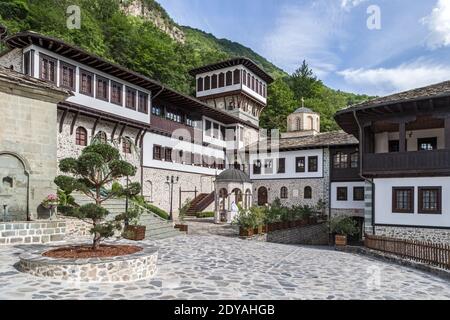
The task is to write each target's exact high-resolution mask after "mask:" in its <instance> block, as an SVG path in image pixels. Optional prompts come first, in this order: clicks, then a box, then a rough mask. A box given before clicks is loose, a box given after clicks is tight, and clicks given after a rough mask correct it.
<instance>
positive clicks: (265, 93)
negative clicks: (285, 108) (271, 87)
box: [263, 84, 267, 98]
mask: <svg viewBox="0 0 450 320" xmlns="http://www.w3.org/2000/svg"><path fill="white" fill-rule="evenodd" d="M263 97H264V98H267V92H266V85H265V84H263Z"/></svg>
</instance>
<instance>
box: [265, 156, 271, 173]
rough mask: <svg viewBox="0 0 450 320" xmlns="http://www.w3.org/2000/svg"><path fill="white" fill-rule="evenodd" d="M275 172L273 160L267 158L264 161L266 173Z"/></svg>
mask: <svg viewBox="0 0 450 320" xmlns="http://www.w3.org/2000/svg"><path fill="white" fill-rule="evenodd" d="M272 173H273V160H272V159H266V160H265V161H264V174H272Z"/></svg>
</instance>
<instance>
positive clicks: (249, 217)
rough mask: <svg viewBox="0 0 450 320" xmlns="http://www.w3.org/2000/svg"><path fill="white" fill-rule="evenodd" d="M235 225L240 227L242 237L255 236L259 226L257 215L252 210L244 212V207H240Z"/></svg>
mask: <svg viewBox="0 0 450 320" xmlns="http://www.w3.org/2000/svg"><path fill="white" fill-rule="evenodd" d="M233 223H234V224H237V225H238V226H239V236H240V237H251V236H253V234H254V231H255V227H256V225H257V223H256V220H255V215H254V214H252V213H251V211H250V210H244V209H243V208H242V207H239V213H238V215H237V216H236V218H235V220H234V221H233Z"/></svg>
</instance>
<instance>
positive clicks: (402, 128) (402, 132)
mask: <svg viewBox="0 0 450 320" xmlns="http://www.w3.org/2000/svg"><path fill="white" fill-rule="evenodd" d="M398 131H399V134H400V139H399V146H400V147H399V152H406V122H400V123H399V124H398Z"/></svg>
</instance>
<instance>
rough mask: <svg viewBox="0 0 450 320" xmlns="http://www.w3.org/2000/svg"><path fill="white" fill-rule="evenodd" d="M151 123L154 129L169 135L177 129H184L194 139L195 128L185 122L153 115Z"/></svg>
mask: <svg viewBox="0 0 450 320" xmlns="http://www.w3.org/2000/svg"><path fill="white" fill-rule="evenodd" d="M150 124H151V127H152V129H154V130H156V131H159V132H162V133H165V134H169V135H171V134H172V132H174V131H175V130H178V129H184V130H186V131H187V132H188V133H189V134H190V137H191V139H194V128H192V127H189V126H187V125H185V124H184V123H179V122H175V121H171V120H167V119H164V118H162V117H158V116H154V115H153V116H152V117H151V120H150Z"/></svg>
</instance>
